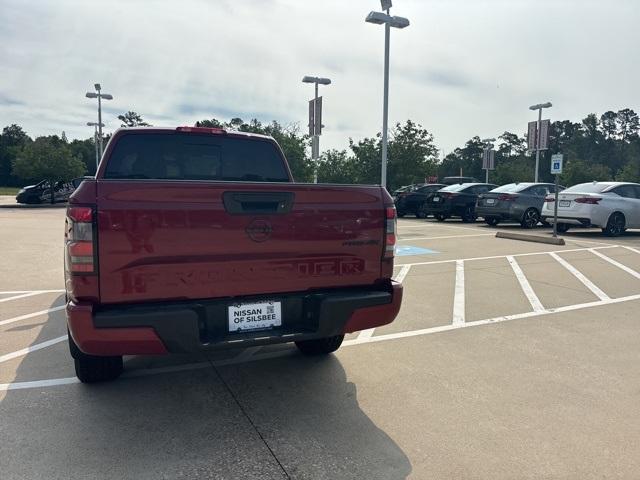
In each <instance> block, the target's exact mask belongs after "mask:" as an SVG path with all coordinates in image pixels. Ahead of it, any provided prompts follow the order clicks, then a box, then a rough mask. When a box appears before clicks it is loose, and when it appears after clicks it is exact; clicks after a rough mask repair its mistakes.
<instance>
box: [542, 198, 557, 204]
mask: <svg viewBox="0 0 640 480" xmlns="http://www.w3.org/2000/svg"><path fill="white" fill-rule="evenodd" d="M544 201H545V202H546V203H553V202H555V201H556V197H544Z"/></svg>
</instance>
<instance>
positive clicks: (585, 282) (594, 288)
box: [549, 249, 611, 300]
mask: <svg viewBox="0 0 640 480" xmlns="http://www.w3.org/2000/svg"><path fill="white" fill-rule="evenodd" d="M588 250H591V249H588ZM549 255H550V256H551V257H552V258H553V259H554V260H556V261H557V262H558V263H559V264H560V265H562V266H563V267H564V268H566V269H567V270H568V271H569V272H570V273H571V274H573V276H574V277H576V278H577V279H578V280H580V281H581V282H582V284H583V285H584V286H585V287H587V288H588V289H589V290H591V292H592V293H593V294H594V295H595V296H596V297H598V298H599V299H600V300H611V298H610V297H609V295H607V294H606V293H604V292H603V291H602V290H600V288H598V287H597V286H596V284H595V283H593V282H592V281H591V280H589V279H588V278H587V277H585V276H584V275H583V274H582V272H580V270H578V269H577V268H576V267H574V266H573V265H571V264H570V263H569V262H567V261H566V260H565V259H564V258H562V257H561V256H559V255H557V254H556V253H554V252H549Z"/></svg>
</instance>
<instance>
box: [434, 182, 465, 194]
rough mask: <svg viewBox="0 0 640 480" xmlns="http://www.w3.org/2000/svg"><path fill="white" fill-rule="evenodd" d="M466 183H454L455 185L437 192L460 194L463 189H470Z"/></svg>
mask: <svg viewBox="0 0 640 480" xmlns="http://www.w3.org/2000/svg"><path fill="white" fill-rule="evenodd" d="M470 186H471V185H469V184H468V183H456V184H455V185H449V186H448V187H444V188H441V189H440V190H438V191H439V192H460V191H462V190H464V189H465V188H468V187H470Z"/></svg>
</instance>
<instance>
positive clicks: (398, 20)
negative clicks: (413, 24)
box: [389, 17, 409, 28]
mask: <svg viewBox="0 0 640 480" xmlns="http://www.w3.org/2000/svg"><path fill="white" fill-rule="evenodd" d="M389 25H391V26H392V27H394V28H405V27H408V26H409V19H408V18H404V17H391V22H390V23H389Z"/></svg>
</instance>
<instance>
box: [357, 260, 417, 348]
mask: <svg viewBox="0 0 640 480" xmlns="http://www.w3.org/2000/svg"><path fill="white" fill-rule="evenodd" d="M409 270H411V265H403V266H402V268H401V269H400V271H399V272H398V275H396V277H395V278H394V280H395V281H396V282H399V283H402V282H403V281H404V278H405V277H406V276H407V274H408V273H409ZM375 330H376V329H375V327H374V328H367V329H366V330H361V331H360V333H359V334H358V338H362V339H365V338H369V337H371V336H372V335H373V332H374V331H375Z"/></svg>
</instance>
